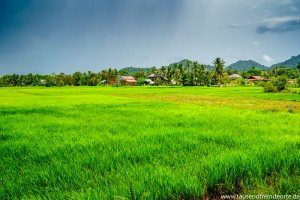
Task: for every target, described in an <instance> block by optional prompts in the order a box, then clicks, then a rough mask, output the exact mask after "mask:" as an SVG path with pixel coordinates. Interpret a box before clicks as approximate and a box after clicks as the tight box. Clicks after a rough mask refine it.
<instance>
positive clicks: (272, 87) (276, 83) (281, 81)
mask: <svg viewBox="0 0 300 200" xmlns="http://www.w3.org/2000/svg"><path fill="white" fill-rule="evenodd" d="M287 85H288V78H287V77H286V76H278V77H276V78H274V79H273V80H272V81H271V82H267V83H265V84H264V86H263V87H264V91H265V92H281V91H283V90H285V89H286V88H287Z"/></svg>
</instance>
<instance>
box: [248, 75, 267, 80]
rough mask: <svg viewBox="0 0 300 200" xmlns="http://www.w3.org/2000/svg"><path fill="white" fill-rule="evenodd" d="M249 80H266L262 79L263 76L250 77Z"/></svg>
mask: <svg viewBox="0 0 300 200" xmlns="http://www.w3.org/2000/svg"><path fill="white" fill-rule="evenodd" d="M248 79H251V80H264V78H263V77H261V76H250V77H249V78H248Z"/></svg>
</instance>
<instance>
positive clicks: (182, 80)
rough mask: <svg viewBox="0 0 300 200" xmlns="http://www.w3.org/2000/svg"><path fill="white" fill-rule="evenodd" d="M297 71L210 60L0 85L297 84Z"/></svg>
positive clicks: (4, 80)
mask: <svg viewBox="0 0 300 200" xmlns="http://www.w3.org/2000/svg"><path fill="white" fill-rule="evenodd" d="M297 68H298V69H292V68H284V67H275V68H272V69H271V70H269V71H267V70H261V69H259V68H255V67H253V68H251V69H249V70H248V71H246V72H238V71H235V70H232V68H227V69H225V62H224V60H223V59H221V58H216V59H215V60H214V61H213V68H212V69H208V68H206V67H205V65H204V64H200V63H198V62H189V63H188V64H181V63H179V64H172V65H169V66H161V67H160V68H156V67H152V68H151V70H150V71H147V72H145V71H144V70H143V69H141V70H140V71H138V72H136V73H134V74H127V73H126V72H124V71H122V70H121V71H118V70H117V69H111V68H109V69H107V70H102V71H101V72H91V71H88V72H84V73H82V72H75V73H73V74H65V73H59V74H55V73H51V74H48V75H40V74H32V73H30V74H26V75H18V74H9V75H4V76H2V77H0V86H2V87H4V86H47V87H50V86H96V85H101V84H117V80H118V77H120V76H122V75H132V76H134V77H135V78H136V79H137V84H138V85H144V84H145V83H146V82H145V80H146V79H147V77H148V76H149V75H150V74H154V75H156V76H157V78H156V79H155V85H182V86H210V85H222V84H229V83H230V82H232V81H233V80H232V79H230V78H229V75H231V74H234V73H235V74H240V75H241V76H242V77H243V78H248V77H250V76H253V75H256V76H263V77H265V78H271V77H285V78H286V79H298V81H299V85H300V78H299V77H300V64H298V67H297ZM238 83H239V84H241V85H244V84H246V82H245V80H244V79H242V80H240V81H239V82H238Z"/></svg>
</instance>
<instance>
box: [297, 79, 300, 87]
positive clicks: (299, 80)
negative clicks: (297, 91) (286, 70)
mask: <svg viewBox="0 0 300 200" xmlns="http://www.w3.org/2000/svg"><path fill="white" fill-rule="evenodd" d="M297 83H298V87H300V77H298V78H297Z"/></svg>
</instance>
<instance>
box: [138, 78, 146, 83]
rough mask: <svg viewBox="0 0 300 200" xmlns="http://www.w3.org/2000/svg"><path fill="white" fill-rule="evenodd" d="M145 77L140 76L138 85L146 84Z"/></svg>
mask: <svg viewBox="0 0 300 200" xmlns="http://www.w3.org/2000/svg"><path fill="white" fill-rule="evenodd" d="M145 82H146V81H145V78H143V77H140V78H138V79H137V85H145Z"/></svg>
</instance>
